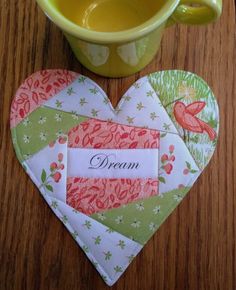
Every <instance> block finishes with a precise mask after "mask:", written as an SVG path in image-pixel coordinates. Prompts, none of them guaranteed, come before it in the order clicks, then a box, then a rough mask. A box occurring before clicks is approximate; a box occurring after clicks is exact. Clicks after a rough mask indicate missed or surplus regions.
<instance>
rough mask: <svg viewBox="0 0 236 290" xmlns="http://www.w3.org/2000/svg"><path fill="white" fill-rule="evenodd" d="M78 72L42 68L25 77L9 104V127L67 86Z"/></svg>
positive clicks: (16, 123)
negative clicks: (10, 104)
mask: <svg viewBox="0 0 236 290" xmlns="http://www.w3.org/2000/svg"><path fill="white" fill-rule="evenodd" d="M78 76H79V74H77V73H74V72H71V71H67V70H43V71H39V72H36V73H35V74H33V75H31V76H30V77H29V78H27V79H26V80H25V81H24V83H23V84H22V85H21V86H20V88H19V89H18V90H17V92H16V95H15V97H14V99H13V102H12V106H11V114H10V121H11V128H12V127H15V126H16V125H18V124H19V123H20V122H21V121H22V120H23V119H24V118H26V117H27V116H28V115H29V114H30V113H32V112H33V111H34V110H35V109H37V108H38V107H40V106H41V105H42V104H43V103H45V102H46V101H47V100H49V99H50V98H52V97H53V96H55V95H56V94H57V93H59V92H60V91H61V90H63V89H64V88H66V87H67V86H69V85H70V84H71V83H72V82H73V81H74V80H75V79H76V78H77V77H78Z"/></svg>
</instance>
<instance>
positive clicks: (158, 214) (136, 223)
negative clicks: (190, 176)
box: [91, 187, 190, 244]
mask: <svg viewBox="0 0 236 290" xmlns="http://www.w3.org/2000/svg"><path fill="white" fill-rule="evenodd" d="M189 189H190V188H189V187H184V188H180V189H176V190H172V191H170V192H166V193H165V194H163V195H159V196H154V197H150V198H147V199H144V200H141V201H138V202H134V203H129V204H127V205H124V206H121V207H119V208H117V209H112V210H108V211H106V212H103V213H97V214H93V215H91V217H92V218H94V219H96V220H97V221H99V222H100V223H102V224H104V225H106V226H108V227H109V228H112V229H113V230H115V231H117V232H119V233H121V234H122V235H124V236H126V237H128V238H130V239H132V240H134V241H136V242H138V243H141V244H145V243H146V242H147V241H148V240H149V239H150V238H151V236H152V235H153V234H154V233H155V232H156V230H157V229H158V228H159V227H160V225H161V224H162V223H163V221H164V220H165V219H166V217H167V216H168V215H169V214H170V213H171V212H172V211H173V210H174V208H175V207H176V206H177V205H178V204H179V203H180V202H181V200H182V199H183V198H184V196H185V195H186V194H187V192H188V191H189Z"/></svg>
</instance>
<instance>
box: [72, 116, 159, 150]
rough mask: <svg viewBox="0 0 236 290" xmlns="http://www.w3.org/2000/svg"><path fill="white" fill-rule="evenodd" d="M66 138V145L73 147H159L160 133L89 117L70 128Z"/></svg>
mask: <svg viewBox="0 0 236 290" xmlns="http://www.w3.org/2000/svg"><path fill="white" fill-rule="evenodd" d="M68 138H69V140H68V146H69V147H73V148H96V149H99V148H101V149H135V148H159V143H160V142H159V141H160V133H159V132H158V131H156V130H151V129H144V128H138V127H132V126H127V125H120V124H117V123H112V122H106V121H100V120H96V119H90V120H88V121H86V122H83V123H81V124H80V125H78V126H77V127H74V128H73V129H71V130H70V132H69V133H68Z"/></svg>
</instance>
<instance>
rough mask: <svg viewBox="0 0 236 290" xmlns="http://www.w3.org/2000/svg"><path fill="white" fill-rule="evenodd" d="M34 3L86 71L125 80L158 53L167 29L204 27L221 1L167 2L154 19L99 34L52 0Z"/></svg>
mask: <svg viewBox="0 0 236 290" xmlns="http://www.w3.org/2000/svg"><path fill="white" fill-rule="evenodd" d="M78 1H79V0H78ZM81 1H82V0H81ZM111 1H112V0H111ZM153 1H158V0H153ZM37 2H38V4H39V5H40V7H41V8H42V9H43V11H44V12H45V13H46V15H47V16H48V17H49V18H50V19H51V20H52V21H53V22H54V23H55V24H56V25H57V26H58V27H60V28H61V29H62V31H63V32H64V34H65V36H66V38H67V40H68V41H69V43H70V46H71V48H72V50H73V52H74V54H75V55H76V57H77V58H78V60H79V61H80V62H81V63H82V64H83V65H84V66H85V67H87V68H88V69H89V70H91V71H93V72H95V73H97V74H99V75H102V76H107V77H124V76H128V75H131V74H134V73H136V72H138V71H140V70H141V69H142V68H144V67H145V66H146V65H147V64H148V63H149V62H150V61H151V60H152V59H153V58H154V56H155V54H156V53H157V51H158V48H159V46H160V41H161V37H162V33H163V30H164V28H165V27H166V26H169V25H171V24H174V23H184V24H207V23H209V22H213V21H215V20H216V19H217V18H218V17H219V16H220V15H221V10H222V0H166V1H165V2H164V4H163V5H162V7H161V8H160V10H158V12H157V13H156V14H155V15H154V16H153V17H151V18H150V19H148V20H147V21H146V22H144V23H143V24H141V25H139V26H137V27H134V28H131V29H128V30H124V31H118V32H98V31H93V30H89V29H86V28H83V27H81V26H79V25H76V24H75V23H73V22H72V21H70V20H69V19H67V18H66V17H65V16H63V14H62V13H60V11H59V10H58V9H57V7H56V5H55V4H54V2H53V1H52V0H37Z"/></svg>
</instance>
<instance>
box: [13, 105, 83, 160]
mask: <svg viewBox="0 0 236 290" xmlns="http://www.w3.org/2000/svg"><path fill="white" fill-rule="evenodd" d="M87 119H88V118H86V117H83V116H78V115H75V114H72V113H66V112H63V111H59V110H55V109H50V108H47V107H40V108H38V109H37V110H35V111H34V112H32V113H31V114H30V115H29V116H28V117H27V118H25V119H24V120H23V121H22V122H21V123H20V124H19V125H17V126H16V127H15V128H13V129H12V130H11V132H12V138H13V143H15V145H17V146H15V148H16V150H17V156H18V158H19V160H20V162H22V161H24V160H26V159H28V158H30V157H31V156H32V155H33V154H35V153H37V152H39V151H40V150H41V149H43V148H44V147H46V146H48V144H50V142H52V141H54V140H56V139H58V138H60V136H63V135H64V134H66V133H67V132H68V131H69V130H70V129H71V128H73V127H74V126H76V125H78V124H80V123H81V122H83V121H86V120H87ZM16 143H17V144H16Z"/></svg>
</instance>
